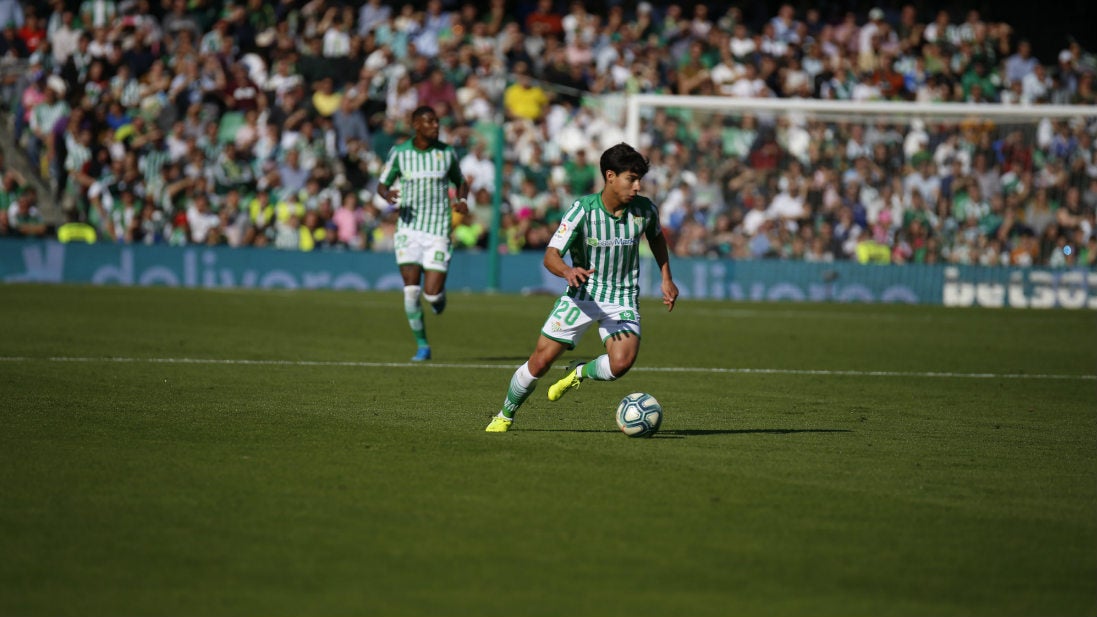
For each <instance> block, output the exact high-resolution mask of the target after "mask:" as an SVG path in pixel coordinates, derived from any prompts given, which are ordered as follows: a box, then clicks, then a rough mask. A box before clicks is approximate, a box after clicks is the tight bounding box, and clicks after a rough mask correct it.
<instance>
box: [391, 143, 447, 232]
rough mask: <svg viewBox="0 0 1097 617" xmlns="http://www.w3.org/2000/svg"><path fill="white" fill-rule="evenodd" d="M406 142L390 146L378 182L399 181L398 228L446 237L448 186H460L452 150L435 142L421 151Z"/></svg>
mask: <svg viewBox="0 0 1097 617" xmlns="http://www.w3.org/2000/svg"><path fill="white" fill-rule="evenodd" d="M412 141H413V140H411V139H408V140H406V141H404V142H403V143H401V144H399V145H396V146H393V148H392V150H391V151H390V152H389V158H388V161H386V162H385V167H384V168H383V169H382V170H381V179H380V180H381V183H382V184H384V185H385V186H392V185H393V183H394V182H396V180H397V179H399V180H400V219H399V222H397V225H396V226H397V229H412V230H416V231H422V232H425V233H429V234H434V235H436V236H446V237H449V235H450V229H451V226H452V221H451V218H450V217H451V214H450V205H449V184H450V183H451V182H452V183H453V184H455V185H458V186H460V185H461V181H462V176H461V169H460V167H459V166H458V161H457V153H456V151H454V149H453V147H452V146H450V145H447V144H445V143H442V142H440V141H435V142H434V143H432V144H431V145H430V146H428V147H427V148H426V149H425V150H420V149H418V148H416V147H415V145H414V144H413V143H412Z"/></svg>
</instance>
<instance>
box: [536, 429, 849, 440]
mask: <svg viewBox="0 0 1097 617" xmlns="http://www.w3.org/2000/svg"><path fill="white" fill-rule="evenodd" d="M521 430H522V431H526V432H530V433H618V432H620V431H615V430H612V429H590V428H525V429H521ZM852 432H853V431H851V430H849V429H844V428H744V429H698V428H687V429H673V430H670V429H668V430H662V431H659V432H658V433H656V434H655V435H653V436H652V437H653V438H654V439H682V438H683V437H704V436H706V435H794V434H796V433H852Z"/></svg>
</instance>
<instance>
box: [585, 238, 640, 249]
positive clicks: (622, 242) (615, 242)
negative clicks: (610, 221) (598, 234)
mask: <svg viewBox="0 0 1097 617" xmlns="http://www.w3.org/2000/svg"><path fill="white" fill-rule="evenodd" d="M637 242H639V240H637V239H636V238H613V239H612V240H599V239H598V238H587V246H600V247H607V246H632V245H634V244H636V243H637Z"/></svg>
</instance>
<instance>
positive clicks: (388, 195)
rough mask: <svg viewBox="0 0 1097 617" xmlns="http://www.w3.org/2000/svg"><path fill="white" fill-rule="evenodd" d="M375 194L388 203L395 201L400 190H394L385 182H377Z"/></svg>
mask: <svg viewBox="0 0 1097 617" xmlns="http://www.w3.org/2000/svg"><path fill="white" fill-rule="evenodd" d="M377 194H378V195H380V196H381V199H384V200H385V201H387V202H389V203H390V204H392V203H396V200H397V199H399V197H400V191H394V190H392V189H390V188H389V187H388V185H386V184H379V185H378V186H377Z"/></svg>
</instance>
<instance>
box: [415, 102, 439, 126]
mask: <svg viewBox="0 0 1097 617" xmlns="http://www.w3.org/2000/svg"><path fill="white" fill-rule="evenodd" d="M432 113H434V108H433V107H431V106H430V105H420V106H418V107H416V108H415V111H413V112H411V121H412V122H415V121H416V120H418V119H419V118H420V117H422V116H425V115H427V114H432Z"/></svg>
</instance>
